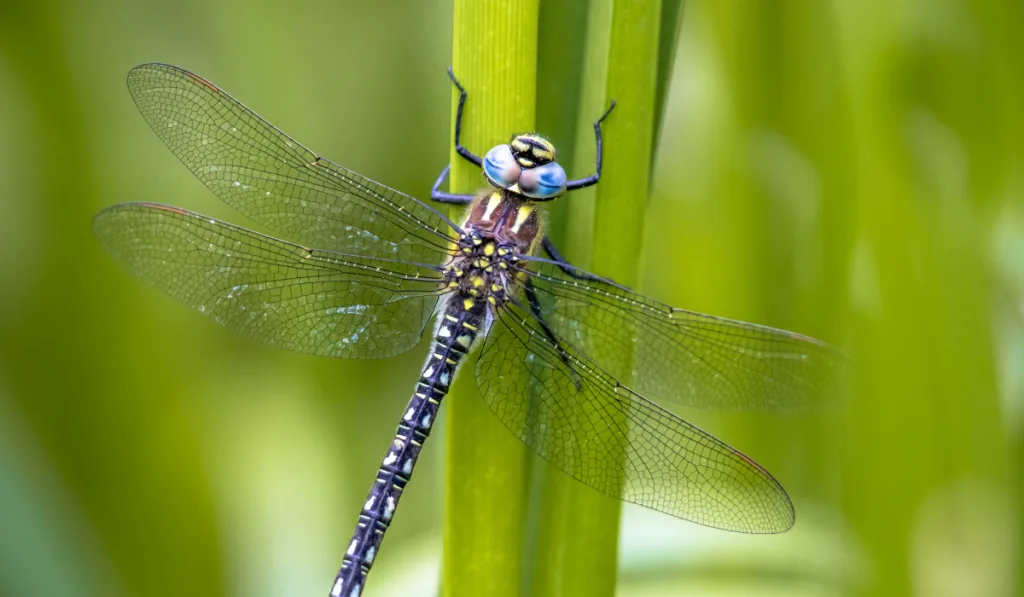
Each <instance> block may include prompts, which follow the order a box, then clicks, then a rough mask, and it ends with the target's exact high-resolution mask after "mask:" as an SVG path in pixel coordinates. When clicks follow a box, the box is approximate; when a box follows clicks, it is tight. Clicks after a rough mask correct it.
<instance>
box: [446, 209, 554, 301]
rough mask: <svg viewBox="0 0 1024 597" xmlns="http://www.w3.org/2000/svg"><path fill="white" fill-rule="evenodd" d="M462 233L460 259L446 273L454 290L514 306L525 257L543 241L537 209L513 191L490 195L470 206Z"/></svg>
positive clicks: (456, 258) (453, 261)
mask: <svg viewBox="0 0 1024 597" xmlns="http://www.w3.org/2000/svg"><path fill="white" fill-rule="evenodd" d="M462 229H463V230H464V231H465V234H464V235H463V236H462V238H461V239H460V241H459V255H458V256H457V257H455V258H454V259H453V260H452V261H451V263H450V264H449V265H448V267H447V268H446V269H445V278H446V279H447V280H448V286H449V287H450V288H453V289H454V288H458V289H459V290H460V292H461V294H463V295H466V296H468V297H472V298H477V297H479V298H480V299H482V300H486V301H487V302H488V303H490V304H491V305H497V304H500V303H502V302H504V301H505V300H508V297H509V296H510V295H511V294H513V291H512V289H513V288H514V287H515V285H514V284H513V282H514V281H515V280H516V279H517V278H518V277H519V276H517V274H516V273H515V272H516V271H517V267H516V262H517V261H518V260H519V256H520V255H524V254H530V253H531V252H532V251H533V249H534V243H535V242H536V241H537V239H538V238H540V235H539V233H540V218H539V214H538V213H537V206H536V204H535V203H534V202H533V201H530V200H529V199H527V198H525V197H523V196H522V195H519V194H516V193H512V192H510V191H501V190H496V191H491V192H488V193H484V194H482V195H480V196H479V197H477V198H476V199H475V200H474V201H473V203H472V204H470V207H469V209H468V210H467V215H466V219H465V221H464V222H463V223H462Z"/></svg>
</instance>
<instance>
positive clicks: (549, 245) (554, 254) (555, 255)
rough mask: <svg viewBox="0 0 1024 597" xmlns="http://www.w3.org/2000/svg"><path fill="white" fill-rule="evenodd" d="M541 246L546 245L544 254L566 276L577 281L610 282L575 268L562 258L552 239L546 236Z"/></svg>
mask: <svg viewBox="0 0 1024 597" xmlns="http://www.w3.org/2000/svg"><path fill="white" fill-rule="evenodd" d="M541 244H543V245H544V252H545V253H547V254H548V256H549V257H551V260H552V261H554V262H555V264H556V265H558V267H559V269H561V270H562V271H563V272H565V273H566V274H568V275H570V276H572V277H573V278H576V279H577V280H590V281H592V282H608V281H609V280H606V279H604V278H602V277H600V276H595V275H594V274H591V273H588V272H585V271H583V270H579V269H576V268H575V267H573V265H572V264H571V263H569V262H568V261H567V260H566V259H565V257H562V254H561V253H559V252H558V249H556V248H555V243H553V242H551V238H550V237H547V236H545V237H544V240H543V241H541Z"/></svg>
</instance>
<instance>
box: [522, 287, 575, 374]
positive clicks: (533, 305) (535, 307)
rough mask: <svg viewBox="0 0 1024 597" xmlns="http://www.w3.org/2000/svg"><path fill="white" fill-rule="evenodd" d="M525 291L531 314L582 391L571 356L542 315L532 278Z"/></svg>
mask: <svg viewBox="0 0 1024 597" xmlns="http://www.w3.org/2000/svg"><path fill="white" fill-rule="evenodd" d="M524 290H525V291H526V301H527V302H528V303H530V312H531V313H533V316H534V317H536V318H537V323H539V324H540V327H541V329H542V330H544V335H545V336H547V337H548V340H550V341H551V343H552V344H554V345H555V349H556V350H558V354H559V356H561V357H562V361H563V362H564V363H565V366H566V367H568V368H569V371H572V373H573V383H574V384H576V389H577V390H578V389H580V377H579V373H577V372H576V369H575V368H573V366H572V362H571V361H570V360H569V355H568V354H567V353H566V352H565V349H564V348H562V343H561V342H559V341H558V337H557V336H555V333H554V332H553V331H552V330H551V326H549V325H548V322H547V321H545V319H544V315H543V313H541V310H540V300H539V299H538V298H537V291H536V290H535V289H534V288H533V280H531V279H530V278H527V279H526V284H525V285H524Z"/></svg>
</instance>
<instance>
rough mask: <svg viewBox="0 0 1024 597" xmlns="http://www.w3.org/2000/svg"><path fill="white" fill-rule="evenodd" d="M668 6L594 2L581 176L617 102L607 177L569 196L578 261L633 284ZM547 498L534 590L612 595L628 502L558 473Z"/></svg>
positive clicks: (639, 0) (572, 248)
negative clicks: (604, 116) (597, 126)
mask: <svg viewBox="0 0 1024 597" xmlns="http://www.w3.org/2000/svg"><path fill="white" fill-rule="evenodd" d="M661 10H662V6H661V2H660V1H659V0H595V1H593V2H592V3H591V4H590V12H589V15H588V26H587V29H588V32H587V49H586V54H585V58H584V72H583V84H582V88H583V89H584V92H583V96H582V98H581V101H580V111H579V115H578V118H579V122H578V124H577V140H576V147H575V150H576V151H575V153H576V159H575V160H574V163H573V167H572V168H571V169H570V170H571V173H572V177H574V178H575V177H580V176H585V175H588V174H590V173H592V172H593V169H594V158H595V147H594V128H593V123H594V120H596V119H597V117H598V116H600V115H601V113H602V112H603V111H604V110H605V109H606V108H607V107H608V105H609V103H610V101H611V100H612V99H614V100H616V102H617V107H616V109H615V111H614V112H613V113H612V115H611V116H610V117H609V118H608V120H606V121H605V125H604V127H603V137H604V171H603V173H602V178H601V181H600V183H599V184H598V185H597V186H596V187H595V188H593V190H590V189H588V190H584V191H579V192H576V193H573V194H572V195H570V196H569V197H567V198H565V199H564V200H563V201H565V202H566V203H568V206H569V208H568V209H569V213H570V216H569V221H568V223H567V231H568V234H567V241H566V243H565V249H566V252H567V255H568V256H569V257H570V259H572V260H573V262H574V263H577V264H579V265H581V266H584V267H588V268H589V269H591V270H592V271H594V272H596V273H598V274H600V275H604V276H609V277H611V278H613V279H615V280H617V281H619V282H621V283H624V284H627V285H630V286H636V285H637V283H638V281H639V274H638V272H639V262H640V254H641V249H642V245H643V228H644V212H645V209H646V207H647V196H648V179H649V175H650V171H651V165H652V160H653V156H652V152H653V142H654V131H655V128H656V127H655V123H656V122H657V120H658V112H659V106H658V99H657V98H658V88H659V86H658V72H659V71H658V65H659V35H660V31H659V29H660V15H661ZM673 18H676V17H673ZM673 33H674V32H673ZM669 56H671V54H669ZM582 348H584V349H585V348H586V346H585V345H584V346H583V347H582ZM622 381H623V382H624V383H629V381H630V380H622ZM543 500H544V504H543V510H542V513H541V519H542V523H541V525H540V534H541V538H540V539H539V540H538V542H537V545H538V551H539V552H540V553H539V554H538V556H537V561H538V564H537V567H538V571H537V574H536V577H535V578H536V580H535V582H534V585H533V588H534V592H533V594H535V595H546V596H556V595H569V594H573V595H576V594H579V595H613V594H614V593H615V584H616V573H617V546H618V545H617V544H618V527H619V515H620V508H621V503H620V502H619V501H618V500H615V499H613V498H609V497H607V496H604V495H601V494H599V493H598V492H596V491H594V490H593V489H590V488H588V487H586V486H584V485H581V484H579V483H576V482H574V481H572V480H571V479H568V478H567V477H566V476H565V475H564V474H562V473H560V472H558V471H553V470H552V471H549V472H548V474H547V475H546V476H545V479H544V490H543Z"/></svg>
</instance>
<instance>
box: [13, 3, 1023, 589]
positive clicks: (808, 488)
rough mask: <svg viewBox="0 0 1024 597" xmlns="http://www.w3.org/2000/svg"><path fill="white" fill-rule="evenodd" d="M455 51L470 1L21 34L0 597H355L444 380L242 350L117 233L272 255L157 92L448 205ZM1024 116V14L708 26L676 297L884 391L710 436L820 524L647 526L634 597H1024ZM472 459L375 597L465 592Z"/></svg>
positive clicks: (658, 176) (665, 261)
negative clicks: (171, 231)
mask: <svg viewBox="0 0 1024 597" xmlns="http://www.w3.org/2000/svg"><path fill="white" fill-rule="evenodd" d="M574 4H579V3H574ZM563 8H564V7H563V6H562V5H561V4H560V3H558V2H550V3H542V8H541V20H542V22H544V19H545V18H551V19H557V18H565V15H566V14H567V12H566V11H564V10H562V9H563ZM550 24H551V23H550V22H548V23H546V25H548V26H550ZM451 35H452V9H451V6H450V4H449V3H446V2H419V3H364V2H354V1H338V2H332V3H326V4H311V3H305V4H295V3H281V2H265V1H259V2H254V1H244V2H243V1H241V0H216V1H210V2H205V1H204V2H197V1H187V2H182V3H137V2H127V1H123V0H110V1H108V2H105V3H102V4H101V3H88V2H75V1H60V0H57V1H54V0H41V1H37V2H33V3H28V2H7V3H4V5H3V6H2V7H0V207H2V208H3V211H2V212H0V287H2V290H3V291H2V292H0V594H2V595H5V596H6V595H11V596H32V597H35V596H55V595H60V596H62V597H77V596H83V597H85V596H114V597H117V596H129V595H147V596H150V597H152V596H160V595H168V596H169V595H175V596H180V595H190V596H193V595H194V596H222V595H223V596H235V595H237V596H241V595H245V596H247V597H251V596H267V597H270V596H280V595H289V596H291V595H319V594H324V593H325V592H326V589H327V588H328V587H329V584H330V581H331V579H332V578H333V574H334V572H335V570H336V568H337V566H338V565H339V564H340V561H341V560H340V557H341V555H342V553H343V550H344V547H345V545H346V544H347V541H348V538H349V534H350V531H351V527H352V524H353V523H354V520H355V514H356V512H357V511H358V508H359V506H360V504H361V503H362V500H363V498H364V495H365V492H366V490H367V488H368V486H369V483H370V481H371V479H372V475H373V472H374V471H375V470H376V467H377V465H378V463H379V459H380V457H381V456H382V455H383V449H384V446H385V445H386V442H388V441H389V439H390V438H391V436H392V434H393V432H394V426H395V423H396V417H398V416H399V415H400V412H401V409H402V406H403V405H404V404H405V400H406V399H407V398H408V394H409V390H410V388H411V387H412V384H413V382H414V380H415V378H416V376H417V374H418V368H419V365H420V362H421V360H422V354H421V352H420V351H414V352H413V353H411V354H408V355H405V356H403V357H401V358H396V359H391V360H388V361H380V362H347V361H330V360H326V359H318V358H314V357H305V356H301V355H293V354H288V353H284V352H279V351H275V350H271V349H268V348H265V347H262V346H259V345H255V344H253V343H251V342H248V341H245V340H242V339H240V338H238V337H235V336H233V335H232V334H230V333H229V332H227V331H225V330H224V329H222V328H220V327H218V326H217V325H214V324H213V323H212V322H211V321H209V320H208V319H205V318H203V317H200V316H199V315H197V314H195V313H193V312H190V311H189V310H188V309H186V308H184V307H182V306H179V305H177V304H176V303H173V302H172V301H171V300H170V299H168V298H166V297H164V296H163V295H161V294H159V293H158V292H156V291H154V290H151V289H149V288H147V287H145V286H144V285H143V284H141V283H140V282H138V281H137V280H134V279H132V278H131V277H129V276H128V275H127V274H125V273H124V272H123V271H121V270H120V269H119V268H118V267H117V266H116V264H114V262H113V261H112V260H111V259H110V258H108V256H107V255H105V254H104V253H103V252H102V250H101V248H100V246H99V244H98V243H97V242H96V240H95V239H94V238H93V235H92V230H91V218H92V215H93V214H94V213H95V212H96V211H98V210H99V209H101V208H102V207H104V206H107V205H111V204H113V203H117V202H121V201H155V202H162V203H171V204H174V205H178V206H181V207H185V208H189V209H194V210H197V211H200V212H203V213H208V214H211V215H214V216H218V217H222V218H226V219H229V220H232V221H235V222H238V223H243V224H245V223H246V221H245V220H244V219H243V218H242V217H240V216H238V215H236V214H234V213H232V212H231V211H230V210H229V208H227V207H226V206H224V205H221V204H219V203H218V202H217V200H216V199H215V198H214V197H213V195H212V194H210V193H209V192H208V191H206V190H205V189H204V188H203V187H202V185H201V184H200V183H199V182H198V181H196V180H195V179H193V178H192V177H191V176H190V175H189V174H188V172H187V171H186V170H185V169H184V168H182V167H181V166H180V164H178V162H177V161H176V160H175V159H174V157H173V156H172V155H171V154H170V153H169V152H168V151H167V150H166V149H165V148H164V147H163V146H162V145H161V143H160V142H159V141H158V140H157V139H156V138H155V136H154V135H153V134H152V133H151V132H150V131H149V129H148V127H147V126H146V124H145V123H144V122H143V120H142V119H141V118H140V117H139V115H138V113H137V111H136V109H135V107H134V106H133V105H132V102H131V100H130V98H129V96H128V93H127V91H126V89H125V86H124V77H125V75H126V73H127V71H128V69H129V68H131V67H132V66H134V65H136V64H138V63H141V62H147V61H161V62H169V63H172V64H176V65H181V66H184V67H186V68H189V69H191V70H194V71H196V72H197V73H199V74H201V75H203V76H204V77H206V78H208V79H210V80H211V81H213V82H215V83H217V84H218V85H221V86H222V87H224V88H225V89H227V90H228V91H229V92H231V93H233V94H234V95H236V96H237V97H239V98H240V99H241V100H242V101H244V102H245V103H247V104H248V105H249V106H250V107H252V108H253V109H255V110H256V111H257V112H259V113H260V114H262V115H263V116H265V117H266V118H268V119H269V120H270V121H271V122H273V123H275V124H277V125H278V126H280V127H281V128H283V129H284V130H285V131H288V132H289V133H290V134H292V135H293V136H295V137H296V138H298V139H299V140H301V141H303V142H304V143H306V144H307V145H309V146H310V147H312V148H314V149H316V150H317V151H318V152H320V153H321V154H323V155H325V156H327V157H329V158H331V159H333V160H335V161H338V162H340V163H341V164H344V165H346V166H348V167H350V168H352V169H354V170H356V171H358V172H361V173H363V174H365V175H367V176H370V177H371V178H374V179H377V180H380V181H383V182H385V183H387V184H389V185H391V186H394V187H396V188H398V189H400V190H403V191H406V192H408V193H410V194H413V195H415V196H419V197H425V196H427V194H428V189H429V187H430V184H431V182H432V181H433V179H434V177H435V176H436V174H437V172H438V171H439V169H440V168H441V167H442V166H443V165H444V163H445V161H446V160H447V159H448V155H449V146H448V144H449V141H448V139H449V125H450V123H449V113H450V104H449V102H450V99H451V91H450V88H449V84H448V81H447V79H446V78H445V76H444V69H445V67H446V66H447V65H448V64H449V63H450V61H451V47H452V41H451ZM567 39H571V38H567ZM569 43H570V42H569V41H567V44H569ZM581 47H582V46H580V45H578V44H573V45H567V46H558V44H555V45H554V46H545V47H543V48H542V53H543V55H542V60H543V59H544V58H545V57H547V59H548V60H554V59H558V60H562V59H564V60H570V61H572V60H575V61H579V60H581V59H582V57H581V56H580V54H579V52H580V48H581ZM542 72H544V70H543V69H542ZM544 83H545V82H544V81H542V82H541V85H539V89H540V92H539V97H538V122H539V127H540V129H541V130H540V132H541V133H548V134H550V135H551V136H552V138H553V140H554V141H555V143H556V144H557V145H560V146H563V147H567V148H568V149H569V150H570V152H571V149H572V147H573V143H574V142H575V139H576V138H577V131H575V130H574V127H572V126H565V123H564V121H561V120H558V119H556V118H554V117H553V116H551V115H552V114H557V113H558V112H557V110H564V109H566V107H567V106H568V108H570V109H571V108H572V106H573V105H574V104H573V102H574V100H573V98H571V97H570V98H567V97H565V96H558V95H557V94H556V93H555V94H552V93H548V94H546V93H545V91H546V90H550V89H551V87H545V85H544ZM547 83H549V84H550V83H551V82H550V81H548V82H547ZM546 102H548V104H547V105H551V104H552V103H555V102H557V103H558V104H557V106H555V107H554V108H548V109H546V108H545V105H546ZM567 102H568V103H567ZM1022 106H1024V10H1022V8H1021V6H1020V5H1019V3H1015V2H1011V1H1009V0H1006V1H995V0H978V1H974V2H968V1H957V0H897V1H882V0H870V1H853V0H845V1H839V0H837V1H834V2H754V3H751V2H738V1H737V2H733V1H725V2H709V1H696V0H693V1H690V2H687V3H686V7H685V15H684V18H683V21H682V28H681V30H680V35H679V47H678V51H677V55H676V60H675V64H674V67H673V71H672V75H671V82H670V86H669V92H668V96H667V100H666V108H665V115H664V122H663V127H662V130H661V134H660V140H659V145H658V147H657V152H656V154H655V155H656V164H657V165H656V168H655V174H654V177H653V184H652V189H653V192H652V197H651V199H650V203H649V208H648V210H647V221H646V229H645V236H644V247H645V248H644V252H643V255H642V260H641V266H642V272H643V275H642V281H641V284H640V286H641V288H642V289H643V290H644V292H645V293H647V294H650V295H652V296H654V297H655V298H658V299H661V300H664V301H666V302H669V303H671V304H674V305H678V306H683V307H687V308H691V309H694V310H699V311H704V312H709V313H714V314H717V315H723V316H728V317H734V318H739V319H744V320H748V321H754V322H758V323H763V324H768V325H774V326H778V327H784V328H787V329H793V330H796V331H800V332H804V333H808V334H811V335H815V336H818V337H821V338H823V339H825V340H828V341H830V342H832V343H835V344H836V345H838V346H840V347H842V348H843V350H844V351H846V352H847V353H848V354H850V355H851V356H852V357H853V358H854V359H855V361H856V362H857V364H858V369H857V376H856V378H855V380H854V390H855V391H854V394H853V399H852V400H851V401H850V403H849V404H848V405H847V408H846V409H845V410H843V411H841V412H839V413H836V414H831V415H813V416H784V415H775V414H772V415H752V414H721V413H707V412H693V413H687V414H688V415H689V416H690V418H691V419H692V420H694V421H695V422H696V423H697V424H699V425H701V426H703V427H705V428H708V429H709V430H711V431H712V432H714V433H716V434H717V435H719V436H721V437H723V438H725V439H726V440H727V441H728V442H729V443H731V444H733V445H736V446H738V447H740V448H741V449H743V450H744V451H746V452H747V453H749V454H752V455H754V456H755V457H756V458H757V459H758V460H759V461H760V462H762V463H763V464H764V465H765V466H766V467H767V468H768V469H769V470H771V471H772V472H773V473H774V474H775V475H776V476H777V477H778V478H779V479H780V481H781V482H782V483H783V484H784V485H785V486H786V487H787V489H788V490H789V491H790V493H791V495H792V496H793V497H794V501H795V503H796V506H797V512H798V519H797V525H796V527H795V528H794V529H793V530H792V531H791V532H789V533H787V534H785V535H781V536H769V537H751V536H740V535H732V534H728V533H724V532H718V531H712V530H708V529H703V528H700V527H697V526H695V525H691V524H687V523H685V522H682V521H678V520H674V519H671V518H669V517H667V516H663V515H658V514H656V513H653V512H649V511H644V510H642V509H639V508H633V507H626V508H625V510H624V514H623V523H622V535H621V539H620V557H619V561H620V564H619V565H620V577H619V583H618V594H620V595H629V596H633V595H635V596H640V595H644V596H652V595H915V596H939V597H945V596H950V597H953V596H965V597H967V596H971V597H975V596H981V597H987V596H1003V595H1020V594H1022V591H1024V589H1022V585H1021V582H1022V581H1021V573H1020V570H1021V568H1022V564H1024V556H1022V555H1021V536H1022V528H1024V522H1022V521H1024V516H1022V515H1024V507H1022V504H1024V501H1022V497H1024V496H1022V489H1024V473H1022V469H1021V467H1022V457H1024V436H1022V432H1024V429H1022V420H1024V419H1022V413H1024V201H1022V196H1024V135H1022V133H1024V126H1022V124H1024V122H1022V121H1024V110H1022V108H1021V107H1022ZM476 149H477V150H478V151H481V150H482V148H476ZM563 161H565V162H566V163H569V164H572V163H574V162H572V161H571V159H570V160H563ZM644 200H645V198H644V197H637V201H644ZM564 215H565V210H564V209H562V210H561V211H559V212H558V213H557V214H556V217H555V219H554V222H553V223H554V227H555V230H558V229H560V228H561V227H564V225H565V222H564ZM570 257H571V255H570ZM598 273H600V272H598ZM441 419H442V421H443V419H444V416H443V415H442V417H441ZM494 430H495V433H504V431H503V430H502V428H501V426H500V424H499V423H497V422H496V421H495V422H494ZM444 432H445V431H444V426H443V422H442V424H441V426H440V427H439V428H438V430H437V432H436V434H438V435H443V434H444ZM443 451H444V442H443V441H433V442H431V446H430V448H428V450H427V452H426V453H425V455H424V457H423V458H422V459H421V461H420V466H419V468H418V469H417V470H418V472H417V473H416V479H415V481H414V482H412V483H411V484H410V488H409V490H408V491H407V492H406V497H405V499H404V500H403V502H402V503H403V506H402V513H401V514H400V515H399V517H398V518H397V520H396V524H395V525H394V526H393V528H392V531H391V532H390V533H389V539H388V541H387V549H385V550H384V551H383V553H382V555H381V557H380V558H379V559H378V562H377V564H376V565H375V567H374V570H375V572H374V573H373V576H372V579H373V581H372V583H371V585H370V589H369V590H368V592H367V595H390V594H396V595H397V594H406V595H407V594H417V595H418V594H430V593H431V592H432V591H433V590H434V589H435V587H436V584H437V582H438V581H437V578H438V567H439V558H440V555H439V554H440V528H441V524H440V520H439V516H440V512H441V503H442V500H443V495H442V491H441V488H442V484H441V478H442V470H441V468H442V467H441V465H442V463H443ZM499 515H500V513H499Z"/></svg>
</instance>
